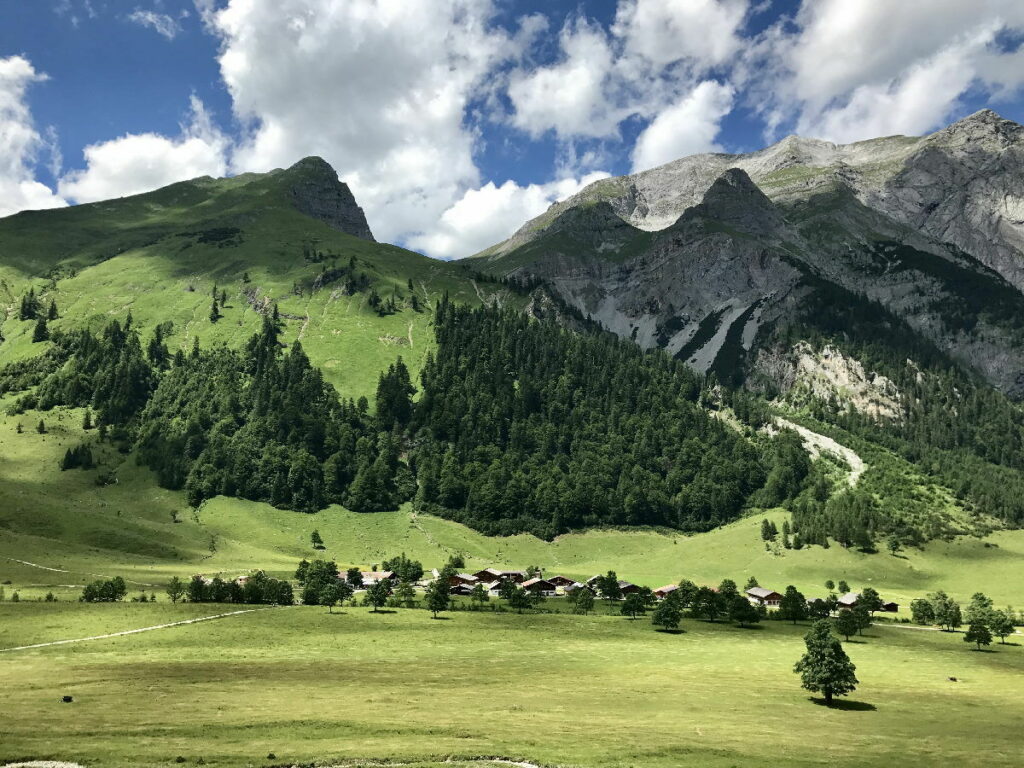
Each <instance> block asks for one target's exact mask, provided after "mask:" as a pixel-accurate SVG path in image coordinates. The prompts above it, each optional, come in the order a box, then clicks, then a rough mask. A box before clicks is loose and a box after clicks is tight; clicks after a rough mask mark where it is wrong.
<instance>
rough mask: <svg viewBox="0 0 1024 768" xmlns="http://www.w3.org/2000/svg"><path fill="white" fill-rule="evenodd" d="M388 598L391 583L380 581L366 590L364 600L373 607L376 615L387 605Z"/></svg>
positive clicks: (387, 580)
mask: <svg viewBox="0 0 1024 768" xmlns="http://www.w3.org/2000/svg"><path fill="white" fill-rule="evenodd" d="M389 597H391V581H390V580H389V579H381V580H380V581H378V582H377V583H376V584H374V585H373V586H372V587H370V588H369V589H368V590H366V599H367V600H368V601H369V603H370V605H372V606H373V612H374V613H377V611H378V610H379V609H380V608H381V607H382V606H383V605H384V604H385V603H387V601H388V598H389Z"/></svg>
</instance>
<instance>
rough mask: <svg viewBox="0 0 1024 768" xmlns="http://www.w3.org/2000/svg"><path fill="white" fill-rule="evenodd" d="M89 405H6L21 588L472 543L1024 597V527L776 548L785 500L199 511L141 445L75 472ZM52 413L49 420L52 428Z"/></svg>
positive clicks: (582, 570)
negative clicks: (621, 525)
mask: <svg viewBox="0 0 1024 768" xmlns="http://www.w3.org/2000/svg"><path fill="white" fill-rule="evenodd" d="M2 405H3V403H2V402H0V406H2ZM82 416H83V412H82V411H81V410H77V409H64V408H58V409H55V410H53V411H50V412H48V413H38V412H28V413H25V414H21V415H18V416H9V415H0V457H2V459H3V460H2V461H0V586H2V587H3V588H4V589H5V592H6V593H7V596H8V597H9V596H10V595H11V594H12V592H13V591H15V590H19V591H20V593H21V596H23V597H28V598H36V597H42V596H43V595H45V594H46V592H49V591H53V592H54V594H55V595H57V596H58V597H61V598H63V599H73V598H76V597H77V595H78V593H79V592H80V589H81V585H83V584H85V583H87V582H88V581H91V580H93V579H95V578H98V577H99V576H114V575H120V576H122V577H124V578H125V579H126V580H128V582H129V587H130V588H131V589H132V590H135V589H139V590H143V589H144V590H146V591H147V592H149V591H158V592H159V591H160V588H161V587H162V585H163V584H165V583H166V581H167V580H168V579H169V578H170V577H171V576H174V575H178V576H180V577H182V578H187V577H190V576H191V575H193V574H195V573H203V574H206V575H208V576H213V575H215V574H221V575H222V576H228V577H231V578H234V577H236V576H238V575H240V574H242V573H245V572H247V571H249V570H250V569H253V568H262V569H264V570H266V571H267V572H268V573H270V574H271V575H274V576H278V577H285V578H290V577H291V575H292V573H293V572H294V570H295V566H296V564H297V563H298V561H299V560H301V559H302V558H304V557H305V558H312V557H315V556H323V555H326V556H327V557H330V558H333V559H335V560H337V562H338V563H339V565H343V566H348V565H361V566H366V567H369V566H371V565H373V564H375V563H380V562H381V561H382V560H384V559H385V558H387V557H390V556H393V555H395V554H398V553H400V552H405V553H406V554H407V555H409V556H410V557H413V558H415V559H419V560H421V561H422V562H423V563H424V565H425V566H426V567H427V568H430V567H440V566H441V565H443V564H444V563H445V562H446V561H447V560H448V558H449V557H451V556H452V555H454V554H460V555H462V556H463V557H464V558H465V560H466V564H467V568H470V569H476V568H482V567H484V566H488V565H497V566H505V567H518V568H522V567H525V566H527V565H539V566H541V567H542V568H544V569H545V571H546V572H547V573H549V574H553V573H562V574H563V575H566V576H570V577H574V578H587V577H589V576H592V575H594V574H595V573H599V572H602V573H603V572H605V571H607V570H609V569H613V570H615V571H616V572H617V573H618V574H619V576H620V577H621V578H625V579H628V580H630V581H634V582H637V583H641V584H646V585H648V586H651V587H657V586H661V585H662V584H667V583H674V582H677V581H679V580H680V579H682V578H689V579H692V580H693V581H696V582H698V583H707V584H717V583H718V582H719V581H721V580H722V579H723V578H732V579H734V580H736V581H737V582H738V583H743V582H744V581H745V580H746V578H747V577H748V576H751V575H753V576H755V577H756V578H757V579H758V580H759V582H760V583H761V584H762V585H766V586H772V587H774V588H776V589H780V590H781V589H782V588H784V587H785V586H786V585H787V584H794V585H796V586H797V587H798V588H799V589H801V591H803V592H804V593H805V594H807V595H808V596H813V595H817V594H822V593H823V592H824V587H823V586H822V585H823V583H824V581H825V579H829V578H831V579H833V580H834V581H839V580H840V579H845V580H846V581H848V582H849V583H850V584H851V586H853V587H854V588H860V587H863V586H869V585H870V586H874V587H875V588H877V589H878V590H879V591H880V592H881V593H882V594H883V595H884V596H885V597H887V598H890V599H893V600H897V601H898V602H900V603H902V604H904V605H906V604H908V603H909V601H910V599H912V598H914V597H920V596H922V595H924V594H926V593H928V592H930V591H933V590H936V589H943V590H946V591H947V592H949V593H950V595H952V596H953V597H955V598H956V599H958V600H960V601H961V602H966V601H967V600H968V599H969V597H970V595H971V594H973V593H974V592H976V591H979V590H980V591H983V592H985V593H986V594H988V595H989V596H990V597H992V598H993V599H994V600H995V601H996V604H997V605H999V606H1005V605H1007V604H1013V605H1016V606H1017V607H1021V599H1020V595H1021V594H1024V573H1022V571H1021V569H1020V567H1019V563H1020V562H1021V558H1022V557H1024V532H1022V531H997V532H994V533H992V534H990V535H988V536H986V537H985V538H977V537H969V536H963V537H958V538H955V539H953V540H950V541H942V540H937V541H932V542H930V543H929V544H928V545H927V546H926V547H925V548H923V549H920V550H918V549H911V550H907V551H905V552H901V553H900V554H899V555H898V556H893V555H891V554H889V553H888V552H885V551H882V552H878V553H875V554H865V553H863V552H859V551H856V550H853V549H843V548H842V547H839V546H833V547H832V548H830V549H827V550H826V549H822V548H820V547H812V548H807V549H802V550H787V549H783V548H781V547H779V546H775V547H772V548H766V546H765V544H764V542H763V541H762V540H761V537H760V522H761V519H762V518H763V517H764V516H765V515H767V516H768V517H771V518H773V519H775V520H776V522H777V524H778V525H780V526H781V523H782V521H783V520H784V519H785V517H786V514H787V513H786V512H784V511H778V510H773V511H769V512H767V513H760V512H759V513H755V514H753V515H751V516H750V517H747V518H744V519H741V520H739V521H737V522H734V523H732V524H730V525H727V526H724V527H722V528H720V529H717V530H714V531H711V532H709V533H703V534H697V535H685V534H681V533H679V532H674V531H657V530H632V531H624V530H621V531H620V530H590V531H586V532H582V533H572V534H568V535H564V536H560V537H559V538H557V539H556V540H554V541H551V542H548V541H543V540H541V539H538V538H536V537H533V536H529V535H519V536H511V537H504V538H500V537H499V538H492V537H487V536H483V535H481V534H479V533H478V532H476V531H474V530H472V529H470V528H467V527H465V526H463V525H460V524H458V523H454V522H451V521H448V520H443V519H440V518H436V517H431V516H427V515H417V514H416V513H415V512H413V511H412V510H411V509H410V508H409V507H408V506H405V507H403V508H402V509H400V510H397V511H394V512H379V513H373V514H358V513H355V512H351V511H349V510H346V509H344V508H342V507H338V506H332V507H329V508H327V509H325V510H323V511H321V512H320V513H318V514H315V515H303V514H300V513H297V512H293V511H290V510H280V509H275V508H273V507H271V506H269V505H266V504H257V503H253V502H249V501H244V500H239V499H230V498H224V497H218V498H215V499H212V500H210V501H208V502H206V503H205V504H203V506H202V507H200V508H199V509H196V510H193V509H192V508H190V507H189V506H188V504H187V503H186V502H185V499H184V496H183V494H181V493H177V492H172V491H167V490H163V489H161V488H159V487H158V486H157V485H156V484H155V482H154V481H153V478H152V475H151V473H150V472H149V471H148V470H147V469H145V468H143V467H139V466H138V465H137V464H136V463H135V460H134V458H133V457H132V456H130V455H128V456H125V455H121V454H119V453H117V451H116V450H115V449H114V448H112V447H110V446H108V445H103V446H102V447H100V448H98V449H97V458H98V459H99V462H100V464H101V468H99V469H96V470H91V471H82V470H69V471H66V472H61V471H60V469H59V460H60V457H61V456H62V455H63V453H64V451H66V450H67V449H68V448H69V447H73V446H75V445H77V444H78V443H80V442H81V441H83V440H86V439H94V438H91V437H89V434H88V433H85V432H84V431H83V430H82ZM40 419H43V420H44V421H45V425H46V429H47V432H46V434H40V433H38V432H37V431H36V426H37V424H38V422H39V420H40ZM19 423H20V424H21V425H22V432H20V433H19V432H18V431H17V425H18V424H19ZM111 469H112V470H114V474H115V475H116V477H117V482H116V483H114V484H111V485H106V486H102V487H101V486H98V485H97V484H96V478H97V476H98V475H99V474H100V472H101V471H106V470H111ZM55 489H59V492H58V491H55ZM314 529H316V530H318V531H319V532H320V534H321V536H322V537H323V539H324V541H325V544H326V547H327V549H326V551H325V552H324V553H322V554H318V553H317V552H316V551H314V550H313V549H312V547H311V544H310V536H311V534H312V532H313V530H314ZM18 561H24V562H18ZM26 563H31V564H32V565H29V564H26ZM40 566H42V567H40ZM51 569H52V570H51ZM4 582H8V583H4Z"/></svg>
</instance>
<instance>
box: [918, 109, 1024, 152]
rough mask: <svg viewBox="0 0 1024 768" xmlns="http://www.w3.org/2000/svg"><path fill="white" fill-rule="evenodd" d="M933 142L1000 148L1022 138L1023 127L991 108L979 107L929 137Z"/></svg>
mask: <svg viewBox="0 0 1024 768" xmlns="http://www.w3.org/2000/svg"><path fill="white" fill-rule="evenodd" d="M931 138H932V140H933V142H934V143H939V144H949V145H962V144H968V143H972V142H981V143H983V144H998V145H999V147H1000V148H1002V147H1005V146H1006V145H1008V144H1012V143H1014V142H1017V141H1020V140H1022V139H1024V127H1022V126H1020V125H1019V124H1017V123H1015V122H1013V121H1012V120H1006V119H1005V118H1003V117H1001V116H1000V115H999V114H998V113H996V112H993V111H992V110H991V109H981V110H978V111H977V112H975V113H974V114H973V115H968V116H967V117H965V118H963V119H962V120H958V121H957V122H955V123H953V124H952V125H949V126H947V127H946V128H944V129H942V130H941V131H938V132H937V133H935V134H933V136H932V137H931Z"/></svg>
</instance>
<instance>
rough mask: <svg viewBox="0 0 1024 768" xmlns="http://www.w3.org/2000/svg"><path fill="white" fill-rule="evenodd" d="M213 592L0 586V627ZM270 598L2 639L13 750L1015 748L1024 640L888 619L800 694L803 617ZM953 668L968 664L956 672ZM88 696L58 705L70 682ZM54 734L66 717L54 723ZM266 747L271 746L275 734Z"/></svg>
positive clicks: (962, 751) (134, 761) (571, 762)
mask: <svg viewBox="0 0 1024 768" xmlns="http://www.w3.org/2000/svg"><path fill="white" fill-rule="evenodd" d="M203 608H208V606H169V605H163V604H157V605H142V604H126V605H84V604H56V605H52V604H36V603H21V604H18V605H11V604H9V603H8V604H4V605H2V606H0V646H2V647H10V646H11V645H15V644H17V645H20V644H25V643H27V642H29V641H35V642H41V641H45V640H48V639H52V638H54V637H55V636H57V635H63V636H68V637H77V636H87V635H94V634H100V633H101V632H102V631H109V630H110V628H119V627H123V626H127V625H130V624H134V625H136V626H140V627H141V626H150V625H153V624H158V623H162V622H165V621H167V620H168V619H170V618H171V617H175V616H181V617H185V616H188V615H193V614H194V613H195V612H196V611H197V610H198V611H201V610H202V609H203ZM684 630H685V632H684V633H682V634H664V633H660V632H655V631H653V630H652V628H651V626H650V624H649V622H647V621H645V620H637V621H635V622H634V621H629V620H627V619H621V618H618V617H607V616H598V617H595V616H591V617H578V616H564V615H522V616H518V615H515V614H490V613H480V614H477V613H469V612H457V613H454V614H450V615H449V617H448V620H446V621H432V620H431V619H430V618H429V614H427V613H426V612H425V611H419V610H402V611H398V612H394V613H381V614H376V615H375V614H372V613H370V612H369V611H368V610H367V609H365V608H345V609H343V610H342V611H340V612H336V613H335V614H334V615H329V614H328V613H327V612H326V611H325V610H324V609H322V608H303V607H295V608H275V609H266V610H262V611H259V612H256V613H250V614H245V615H240V616H235V617H230V618H226V619H220V620H214V621H210V622H205V623H200V624H194V625H189V626H179V627H174V628H171V629H166V630H157V631H153V632H148V633H145V634H138V635H132V636H126V637H118V638H113V639H109V640H97V641H91V642H87V643H81V644H76V645H66V646H56V647H51V648H43V649H38V650H29V651H18V652H13V653H6V654H0V686H2V688H3V690H4V702H3V705H2V709H3V716H2V730H3V738H2V739H0V761H5V760H6V761H9V760H16V759H28V758H34V759H47V758H49V759H65V760H75V761H79V762H82V763H85V764H91V765H103V766H110V767H111V768H116V767H117V766H129V765H130V766H163V765H172V764H173V763H174V760H175V758H176V757H178V756H181V757H183V758H184V759H185V761H186V762H187V763H189V764H196V763H197V762H199V761H200V759H201V760H202V761H203V762H205V763H206V764H207V765H223V766H243V765H266V764H274V763H277V764H289V765H290V764H292V763H293V762H303V761H312V760H317V761H323V762H324V764H331V761H340V760H352V759H355V758H360V757H362V758H389V759H396V760H400V761H404V760H415V761H420V760H422V761H426V762H430V761H440V760H441V759H443V758H444V757H447V756H455V757H456V758H470V757H475V756H481V755H488V756H493V755H501V756H506V757H510V758H516V759H523V760H530V761H534V762H537V763H539V764H544V765H567V766H628V765H636V766H678V765H701V766H705V765H706V766H732V765H760V764H764V763H765V762H766V761H768V760H771V761H773V762H781V763H783V764H785V765H794V766H804V765H806V766H814V765H827V764H837V763H838V764H843V765H848V766H870V765H890V764H891V763H892V760H893V757H894V755H897V754H898V755H900V761H901V762H902V763H903V764H906V765H935V764H937V763H939V762H940V761H941V762H942V763H944V764H957V765H979V766H980V765H986V766H995V765H1016V764H1017V761H1018V759H1019V749H1020V743H1019V732H1018V726H1019V716H1020V712H1021V711H1024V687H1022V686H1020V685H1019V681H1020V679H1021V674H1022V673H1024V649H1022V648H1020V647H1018V646H1012V645H1007V646H993V648H994V649H995V650H994V651H992V652H987V653H986V652H982V653H978V652H973V651H971V650H970V648H969V647H968V646H967V644H965V643H963V642H962V641H961V635H959V634H947V633H940V632H927V631H915V630H909V629H900V628H888V627H885V628H881V627H876V628H872V629H871V630H869V631H868V635H867V636H866V637H865V638H863V639H862V640H861V641H857V642H853V643H848V644H847V645H846V647H847V650H848V652H849V654H850V655H851V657H852V659H853V660H854V662H855V663H856V664H857V667H858V669H857V674H858V677H859V679H860V681H861V685H860V688H859V690H858V691H856V692H855V693H854V694H853V696H851V699H852V701H851V702H850V703H847V704H846V705H844V706H843V707H842V708H837V709H826V708H824V707H822V706H819V705H816V704H815V703H813V702H812V701H810V700H809V698H808V694H807V693H806V692H804V691H802V690H801V689H800V687H799V684H798V680H797V677H796V676H795V675H794V674H793V673H792V671H791V670H792V665H793V663H794V662H795V660H796V659H797V658H798V657H799V655H800V653H801V652H802V642H801V638H802V634H803V633H804V632H805V631H806V627H803V626H797V627H792V626H789V625H787V624H784V623H778V622H770V623H768V624H767V625H765V626H764V627H763V628H760V629H754V630H743V629H739V628H736V627H733V626H727V625H721V624H719V625H710V624H706V623H704V622H699V621H694V620H686V621H684ZM951 677H956V678H957V680H958V682H952V681H951V680H950V679H949V678H951ZM65 694H66V695H71V696H73V697H74V699H75V701H74V703H72V704H63V703H61V701H60V697H61V696H62V695H65ZM57 733H59V738H55V735H56V734H57ZM271 753H272V754H274V755H275V758H273V759H268V758H267V755H269V754H271Z"/></svg>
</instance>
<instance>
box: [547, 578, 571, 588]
mask: <svg viewBox="0 0 1024 768" xmlns="http://www.w3.org/2000/svg"><path fill="white" fill-rule="evenodd" d="M548 581H550V582H551V583H552V584H554V585H555V587H558V588H561V589H565V588H566V587H568V586H569V585H570V584H575V583H576V582H574V581H573V580H572V579H570V578H569V577H568V576H549V577H548Z"/></svg>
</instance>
